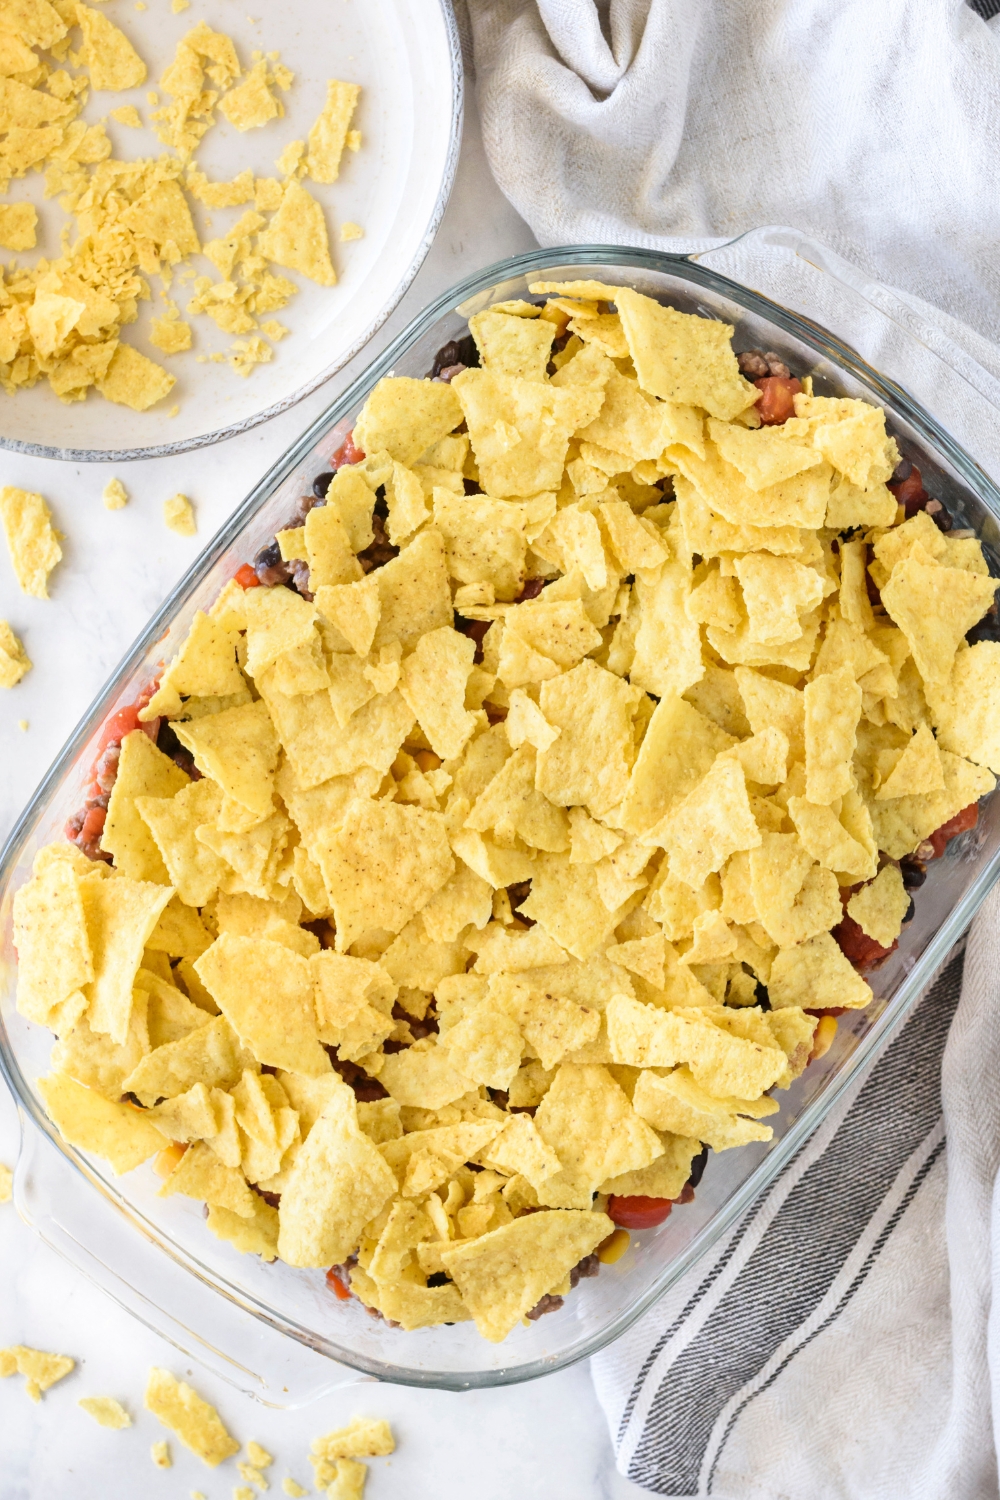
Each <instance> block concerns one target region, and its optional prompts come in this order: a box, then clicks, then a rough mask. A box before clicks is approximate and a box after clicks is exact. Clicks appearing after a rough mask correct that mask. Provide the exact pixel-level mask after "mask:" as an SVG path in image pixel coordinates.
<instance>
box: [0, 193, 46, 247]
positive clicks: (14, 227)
mask: <svg viewBox="0 0 1000 1500" xmlns="http://www.w3.org/2000/svg"><path fill="white" fill-rule="evenodd" d="M37 223H38V214H37V213H36V212H35V208H34V205H33V204H31V203H5V204H3V205H0V247H2V248H3V249H4V250H34V248H35V226H36V225H37Z"/></svg>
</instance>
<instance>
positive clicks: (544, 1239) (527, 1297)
mask: <svg viewBox="0 0 1000 1500" xmlns="http://www.w3.org/2000/svg"><path fill="white" fill-rule="evenodd" d="M612 1228H613V1225H612V1223H611V1220H610V1219H609V1218H608V1217H607V1215H606V1214H596V1213H590V1212H582V1213H580V1212H573V1211H570V1212H559V1211H549V1212H542V1213H535V1214H529V1215H527V1216H526V1217H524V1218H520V1219H515V1220H513V1222H512V1223H510V1224H506V1225H504V1227H503V1228H502V1229H494V1230H492V1231H491V1232H490V1233H489V1234H484V1235H481V1236H480V1237H479V1238H478V1239H475V1240H471V1241H469V1242H467V1243H465V1244H459V1245H455V1246H453V1247H452V1248H450V1249H447V1250H444V1251H442V1253H441V1260H442V1263H443V1264H444V1267H445V1270H446V1271H447V1273H448V1275H449V1276H450V1277H451V1278H452V1280H453V1281H454V1282H455V1284H456V1285H457V1287H458V1289H459V1291H460V1292H461V1294H462V1300H463V1302H464V1303H465V1305H466V1306H467V1307H468V1309H469V1311H470V1312H471V1313H472V1316H473V1317H474V1318H475V1320H476V1327H477V1328H478V1329H479V1332H480V1333H481V1334H482V1335H483V1337H484V1338H486V1339H489V1341H490V1342H491V1343H494V1344H498V1343H501V1342H502V1341H503V1340H504V1339H505V1338H506V1337H507V1335H508V1333H509V1332H510V1331H511V1329H512V1328H514V1327H515V1325H516V1324H517V1323H518V1321H519V1320H520V1319H521V1318H522V1317H523V1316H524V1314H525V1313H526V1312H528V1311H529V1309H530V1308H532V1307H534V1305H535V1303H536V1302H538V1300H539V1299H540V1298H541V1297H543V1296H544V1295H545V1293H546V1292H547V1291H549V1290H551V1288H552V1287H554V1286H558V1285H559V1283H560V1282H561V1281H562V1279H563V1277H565V1276H567V1275H568V1274H569V1272H570V1271H571V1270H572V1268H573V1266H575V1265H577V1264H578V1263H579V1262H580V1261H581V1260H582V1259H583V1257H584V1256H585V1255H589V1254H590V1253H591V1251H592V1250H593V1249H594V1248H595V1247H596V1246H597V1245H599V1244H600V1243H601V1241H602V1240H603V1239H607V1237H608V1235H609V1234H610V1233H611V1231H612Z"/></svg>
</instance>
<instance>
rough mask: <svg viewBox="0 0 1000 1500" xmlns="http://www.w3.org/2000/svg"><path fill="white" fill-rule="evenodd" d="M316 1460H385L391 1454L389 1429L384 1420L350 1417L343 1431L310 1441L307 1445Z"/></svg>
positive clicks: (393, 1447)
mask: <svg viewBox="0 0 1000 1500" xmlns="http://www.w3.org/2000/svg"><path fill="white" fill-rule="evenodd" d="M309 1446H310V1449H311V1451H312V1452H313V1453H314V1454H315V1455H316V1457H317V1458H322V1459H326V1460H327V1461H328V1462H330V1463H333V1462H334V1461H335V1460H336V1459H338V1458H385V1457H386V1456H387V1455H388V1454H390V1453H395V1451H396V1443H395V1439H394V1438H393V1435H392V1428H391V1427H390V1426H389V1423H388V1422H387V1421H386V1420H385V1418H384V1417H353V1418H352V1420H351V1421H350V1422H349V1423H348V1424H347V1426H346V1427H338V1428H337V1430H336V1432H328V1433H327V1434H326V1435H325V1436H324V1437H318V1438H314V1439H313V1441H312V1443H311V1444H310V1445H309Z"/></svg>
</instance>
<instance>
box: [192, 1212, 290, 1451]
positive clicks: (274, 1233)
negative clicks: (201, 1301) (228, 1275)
mask: <svg viewBox="0 0 1000 1500" xmlns="http://www.w3.org/2000/svg"><path fill="white" fill-rule="evenodd" d="M251 1196H252V1198H253V1217H252V1218H245V1217H243V1216H241V1215H240V1214H237V1213H233V1211H232V1209H230V1208H222V1207H220V1206H219V1205H218V1204H214V1203H213V1204H210V1206H209V1210H208V1218H207V1220H206V1222H207V1224H208V1227H209V1229H210V1230H211V1231H212V1233H213V1234H214V1235H216V1236H217V1237H218V1238H219V1239H220V1240H226V1241H227V1242H228V1243H229V1244H230V1245H232V1246H233V1247H234V1248H235V1249H237V1250H239V1251H240V1252H241V1253H242V1254H244V1255H259V1256H260V1258H261V1260H265V1261H272V1260H276V1259H277V1256H278V1210H277V1209H276V1208H272V1207H271V1205H270V1204H269V1203H265V1202H264V1200H263V1198H260V1197H259V1196H258V1195H257V1194H256V1193H253V1194H251ZM249 1446H250V1445H249V1444H248V1447H249Z"/></svg>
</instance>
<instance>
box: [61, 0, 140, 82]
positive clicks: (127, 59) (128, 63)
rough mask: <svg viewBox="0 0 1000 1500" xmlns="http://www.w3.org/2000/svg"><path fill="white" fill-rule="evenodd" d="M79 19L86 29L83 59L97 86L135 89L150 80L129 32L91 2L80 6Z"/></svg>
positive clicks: (79, 23)
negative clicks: (123, 29) (115, 23)
mask: <svg viewBox="0 0 1000 1500" xmlns="http://www.w3.org/2000/svg"><path fill="white" fill-rule="evenodd" d="M76 21H77V24H78V25H79V27H80V29H81V30H82V32H83V61H84V66H85V67H86V68H87V69H88V71H89V73H90V85H91V88H94V89H105V90H110V91H117V90H119V89H134V88H137V87H138V86H139V84H140V83H144V82H145V81H146V64H145V63H144V62H143V60H142V58H141V57H140V56H139V54H138V53H137V52H136V50H135V48H134V47H133V46H132V43H131V42H130V41H129V39H128V37H127V36H126V35H125V33H124V32H123V31H121V30H119V28H118V27H117V26H115V25H114V23H113V22H111V21H109V20H108V18H107V17H106V16H104V15H102V14H101V12H100V11H97V10H91V8H90V6H89V5H80V4H77V6H76Z"/></svg>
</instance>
